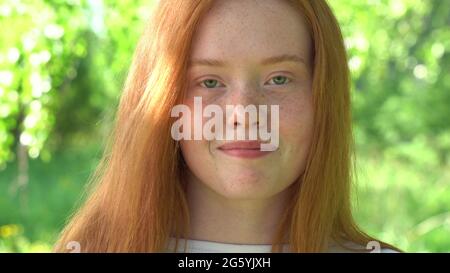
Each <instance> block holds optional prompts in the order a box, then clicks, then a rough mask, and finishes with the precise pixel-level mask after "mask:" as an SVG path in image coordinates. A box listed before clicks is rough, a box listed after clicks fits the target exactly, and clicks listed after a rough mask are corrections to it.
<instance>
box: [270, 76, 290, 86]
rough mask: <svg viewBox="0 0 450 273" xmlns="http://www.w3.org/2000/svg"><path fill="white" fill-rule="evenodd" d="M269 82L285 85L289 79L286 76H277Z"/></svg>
mask: <svg viewBox="0 0 450 273" xmlns="http://www.w3.org/2000/svg"><path fill="white" fill-rule="evenodd" d="M269 82H273V84H275V85H283V84H286V83H288V82H289V79H288V78H287V77H285V76H275V77H273V78H272V79H270V81H269Z"/></svg>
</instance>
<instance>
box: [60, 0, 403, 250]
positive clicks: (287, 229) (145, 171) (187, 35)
mask: <svg viewBox="0 0 450 273" xmlns="http://www.w3.org/2000/svg"><path fill="white" fill-rule="evenodd" d="M288 2H289V3H291V4H292V7H293V8H296V9H298V11H299V12H300V14H302V15H303V16H304V17H305V19H306V22H307V25H308V28H309V30H310V35H311V39H312V41H313V45H314V46H313V56H312V57H313V60H314V62H313V104H314V106H313V107H314V120H315V125H314V126H315V127H314V132H313V139H312V146H311V149H310V154H309V155H308V158H307V165H306V169H305V171H304V173H303V174H302V175H301V177H299V179H298V181H297V182H296V183H295V184H294V190H293V195H292V200H290V202H289V207H288V208H286V210H285V214H284V215H283V216H282V221H281V222H280V225H279V229H278V231H277V233H276V234H275V236H274V240H273V248H272V250H273V251H279V250H280V247H281V245H282V243H286V240H287V241H288V242H287V243H289V245H290V249H291V251H293V252H320V251H326V250H327V247H328V245H329V243H330V242H331V240H332V241H334V242H337V243H338V244H343V243H345V242H348V241H350V242H354V243H356V244H359V245H363V246H365V245H366V244H367V243H368V242H369V241H372V240H375V239H373V238H371V237H370V236H368V235H367V234H365V233H364V232H362V231H361V230H360V229H359V228H358V226H357V225H356V223H355V221H354V219H353V216H352V212H351V202H350V192H351V184H352V181H353V180H354V176H353V174H354V153H353V151H354V150H353V136H352V127H351V105H350V86H349V69H348V66H347V56H346V52H345V48H344V43H343V38H342V35H341V32H340V29H339V25H338V23H337V21H336V19H335V17H334V15H333V13H332V11H331V9H330V8H329V6H328V5H327V3H326V2H325V1H324V0H314V1H312V0H288ZM212 4H213V1H212V0H189V1H178V0H165V1H159V3H158V5H157V7H156V9H155V11H154V13H153V15H152V18H151V20H150V21H149V24H148V25H147V27H146V29H145V31H144V33H143V35H142V37H141V39H140V41H139V43H138V45H137V49H136V52H135V54H134V58H133V62H132V65H131V68H130V72H129V75H128V78H127V81H126V84H125V88H124V91H123V94H122V97H121V99H120V104H119V108H118V112H117V116H116V122H115V123H116V124H115V127H114V131H113V134H112V136H111V140H110V142H109V143H108V145H107V147H106V149H105V152H104V156H103V158H102V160H101V162H100V164H99V166H98V168H97V170H96V172H95V174H94V175H93V177H92V178H91V183H92V185H91V188H90V189H91V190H90V191H89V193H88V198H87V200H86V201H85V203H84V204H83V206H82V207H81V208H80V209H79V210H78V211H77V212H76V213H75V215H73V217H72V218H71V220H70V222H69V223H68V225H67V226H66V227H65V229H64V230H63V231H62V234H61V235H60V238H59V240H58V242H57V243H56V245H55V251H58V252H65V251H68V250H67V249H66V245H67V243H68V242H70V241H77V242H79V243H80V246H81V251H82V252H163V251H166V248H167V244H168V239H169V237H171V236H173V237H175V238H177V239H178V238H181V237H183V238H188V234H189V231H188V226H189V211H188V209H187V201H186V196H185V182H184V181H183V176H184V175H183V170H184V168H185V166H184V165H183V159H182V156H181V153H180V150H179V147H178V145H177V143H176V142H175V141H174V140H173V139H172V137H171V134H170V127H171V124H172V123H173V119H172V118H171V117H170V111H171V109H172V107H173V106H174V105H176V104H179V103H182V100H183V97H184V89H185V84H184V83H185V82H186V71H187V65H188V60H189V56H190V51H191V42H192V37H193V35H194V33H195V30H196V29H197V27H198V24H199V22H200V20H201V18H202V16H203V15H204V14H205V13H206V12H208V10H209V9H210V8H211V5H212ZM286 234H288V236H287V237H286ZM380 243H381V246H382V247H389V248H393V247H392V246H390V245H388V244H385V243H382V242H380ZM176 247H177V246H176ZM394 249H395V248H394Z"/></svg>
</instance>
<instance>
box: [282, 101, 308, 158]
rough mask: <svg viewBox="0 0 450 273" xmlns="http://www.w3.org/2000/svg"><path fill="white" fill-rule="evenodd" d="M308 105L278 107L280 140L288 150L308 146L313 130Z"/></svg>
mask: <svg viewBox="0 0 450 273" xmlns="http://www.w3.org/2000/svg"><path fill="white" fill-rule="evenodd" d="M312 126H313V114H312V108H311V106H310V105H305V104H301V103H298V104H297V105H294V104H290V105H287V106H283V107H280V139H281V141H283V142H284V144H285V146H287V147H290V149H295V150H297V149H302V147H304V146H305V145H309V143H310V139H311V134H312V130H313V127H312Z"/></svg>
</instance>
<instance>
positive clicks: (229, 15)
mask: <svg viewBox="0 0 450 273" xmlns="http://www.w3.org/2000/svg"><path fill="white" fill-rule="evenodd" d="M192 46H193V47H192V52H191V58H220V59H224V60H232V61H233V62H247V61H248V62H250V61H258V60H260V59H263V58H266V57H270V56H274V55H280V54H292V55H299V56H301V57H302V58H304V59H305V60H308V61H309V58H310V50H311V40H310V36H309V33H308V30H307V27H306V24H305V22H304V19H303V16H302V15H301V14H300V13H299V11H297V10H295V9H294V8H293V7H292V6H290V5H289V4H288V3H287V2H285V1H283V0H227V1H215V3H214V5H213V7H212V8H211V10H210V11H209V12H208V13H207V14H206V15H205V16H204V17H203V18H202V20H201V21H200V24H199V27H198V29H197V31H196V33H195V35H194V39H193V45H192Z"/></svg>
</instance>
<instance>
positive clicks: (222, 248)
mask: <svg viewBox="0 0 450 273" xmlns="http://www.w3.org/2000/svg"><path fill="white" fill-rule="evenodd" d="M184 243H185V240H184V239H179V241H178V250H177V252H184ZM348 245H349V246H350V245H351V246H352V247H353V248H359V249H362V250H366V248H365V247H363V246H360V245H356V244H354V243H349V244H348ZM355 246H356V247H355ZM174 248H175V238H170V241H169V249H168V252H173V250H174ZM283 249H284V250H285V252H287V251H286V250H287V245H284V248H283ZM271 250H272V245H269V244H265V245H256V244H255V245H252V244H230V243H220V242H213V241H202V240H192V239H189V240H187V246H186V252H187V253H270V252H272V251H271ZM328 252H331V253H349V252H352V251H351V250H349V249H345V248H342V247H340V246H338V245H330V247H329V248H328ZM367 252H370V250H367ZM380 253H398V252H397V251H395V250H392V249H389V248H382V249H380Z"/></svg>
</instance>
